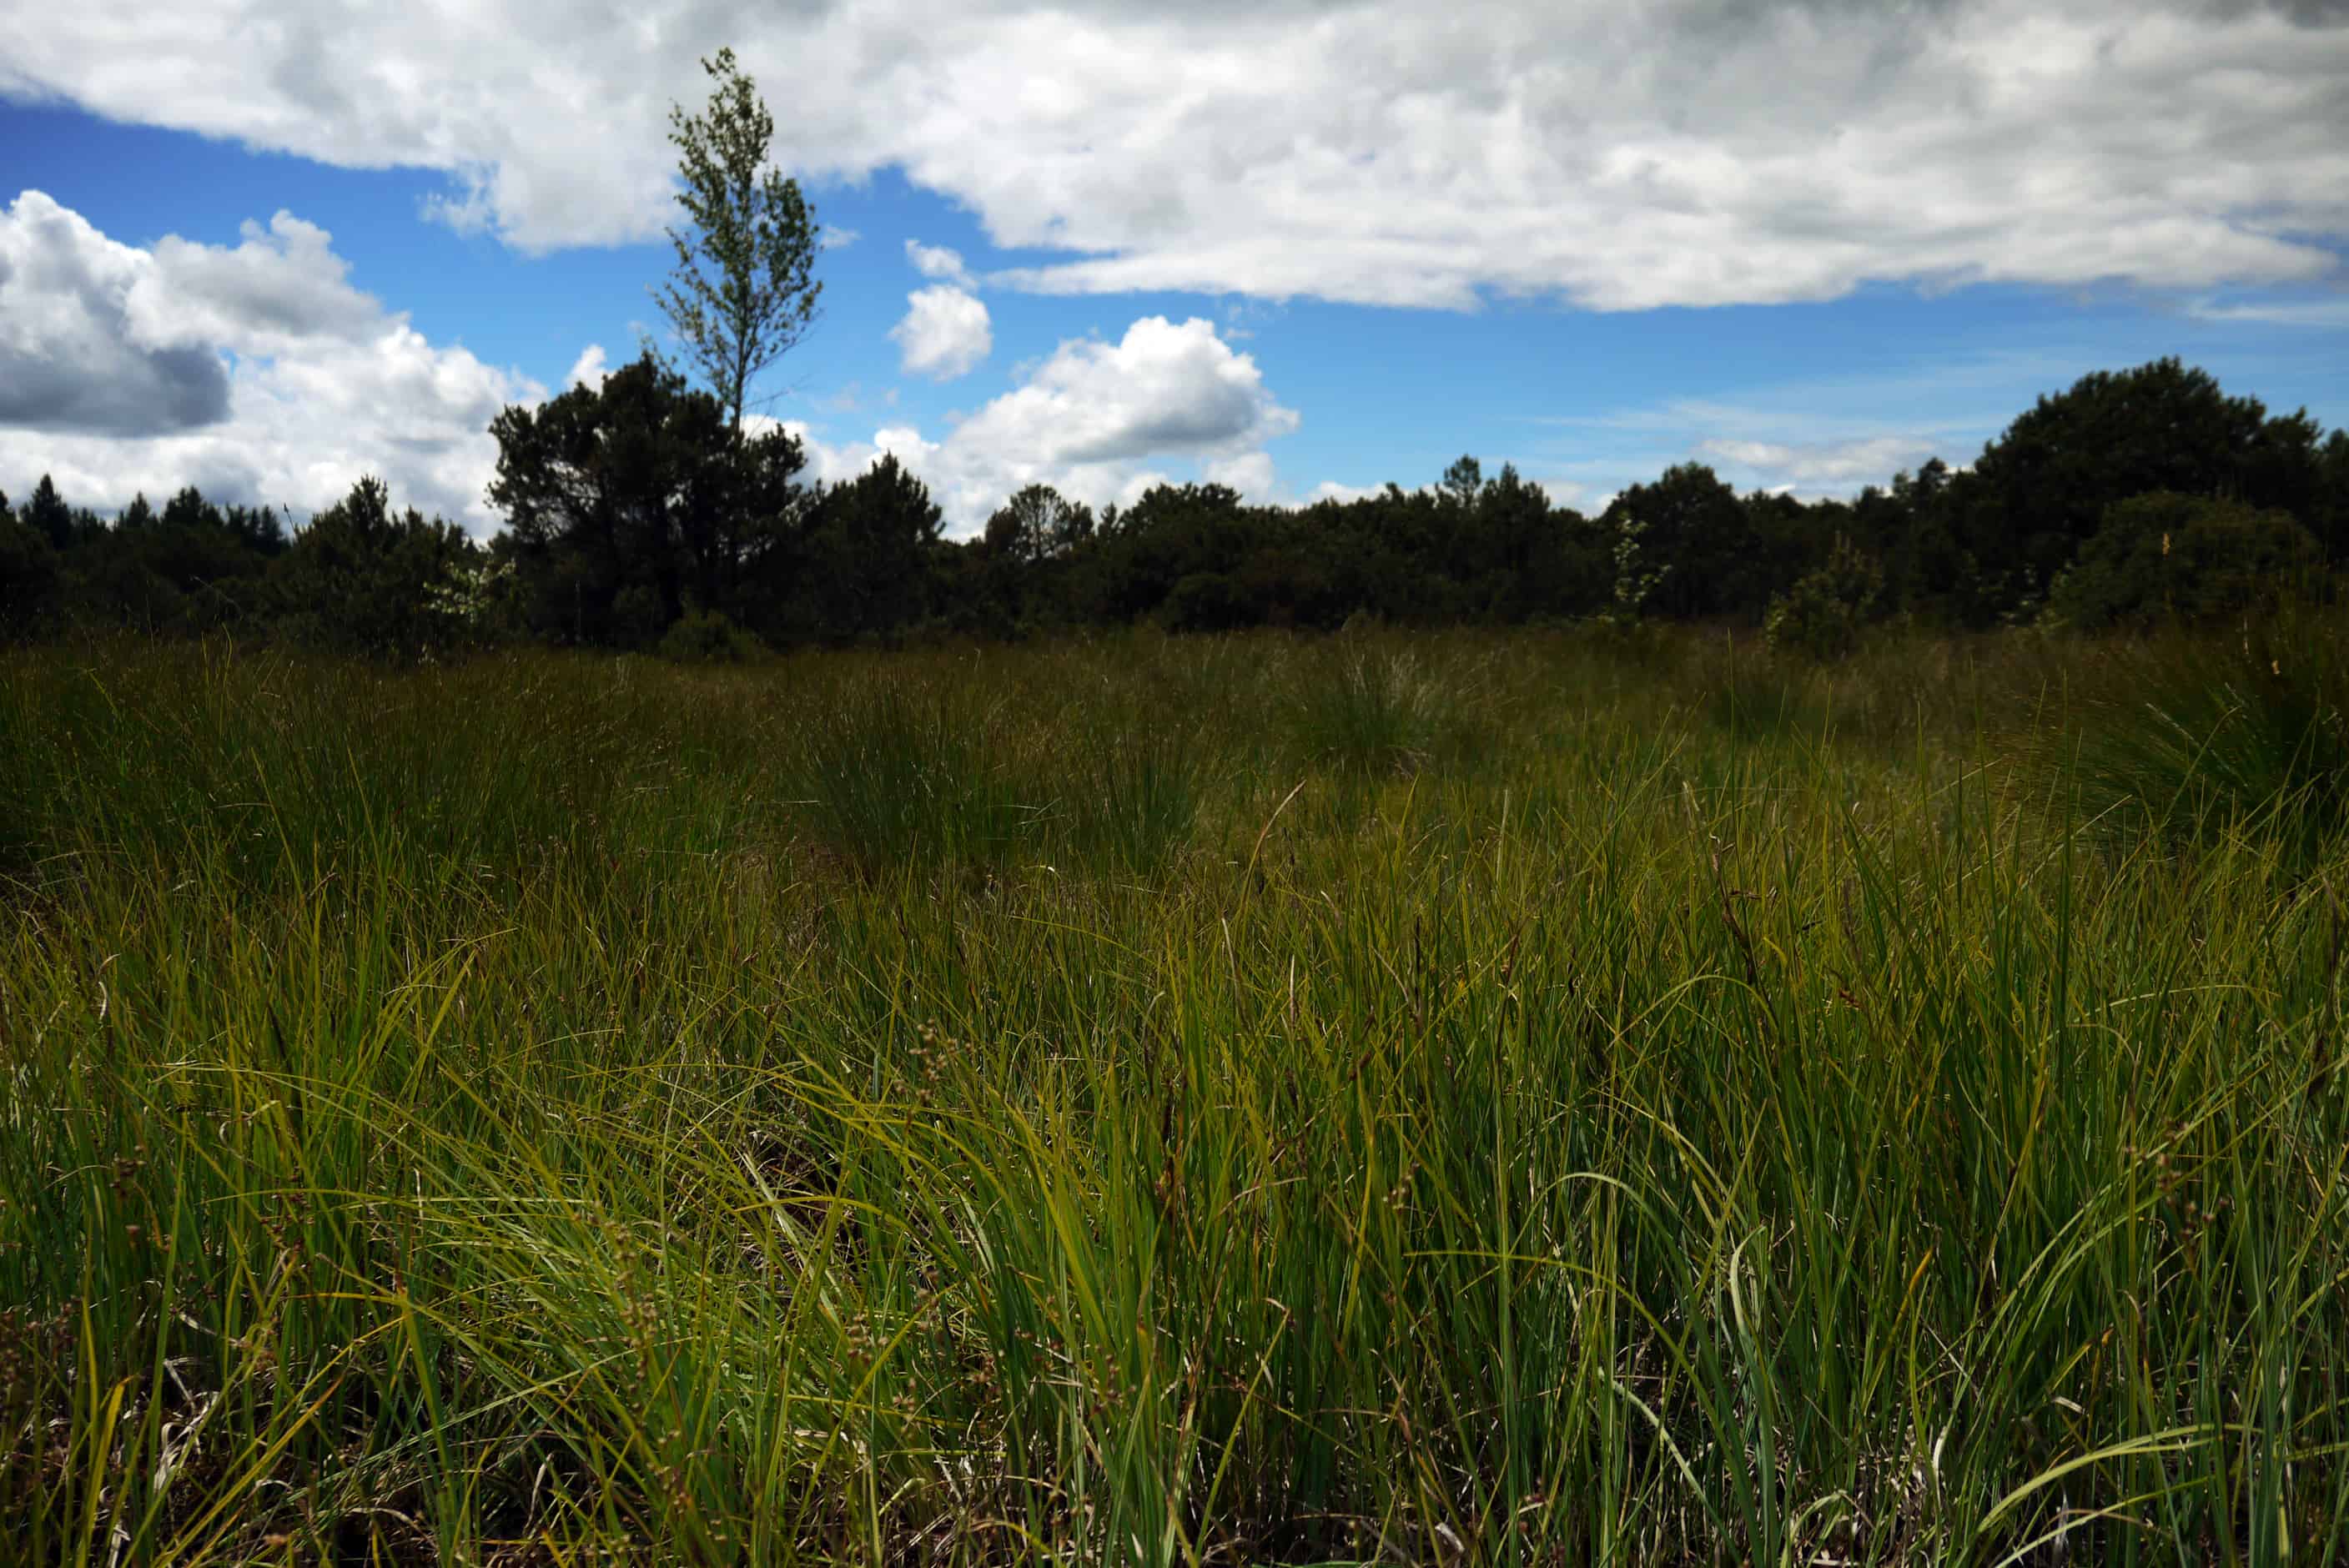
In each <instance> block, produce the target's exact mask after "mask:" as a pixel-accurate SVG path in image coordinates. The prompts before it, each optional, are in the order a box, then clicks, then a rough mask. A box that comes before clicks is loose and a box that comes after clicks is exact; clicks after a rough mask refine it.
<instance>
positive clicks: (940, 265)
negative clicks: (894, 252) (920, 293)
mask: <svg viewBox="0 0 2349 1568" xmlns="http://www.w3.org/2000/svg"><path fill="white" fill-rule="evenodd" d="M905 260H907V261H908V262H911V263H913V264H914V270H915V271H916V272H917V273H921V274H922V275H923V276H924V277H926V278H937V279H940V280H941V281H943V282H946V283H950V284H954V285H955V286H956V287H957V288H966V289H975V288H977V287H978V284H977V283H975V282H974V281H972V278H971V275H970V270H969V269H968V268H967V267H965V266H964V265H963V264H962V253H961V252H960V251H950V250H948V249H947V247H946V246H944V245H926V244H924V243H922V242H921V241H919V240H908V241H906V242H905Z"/></svg>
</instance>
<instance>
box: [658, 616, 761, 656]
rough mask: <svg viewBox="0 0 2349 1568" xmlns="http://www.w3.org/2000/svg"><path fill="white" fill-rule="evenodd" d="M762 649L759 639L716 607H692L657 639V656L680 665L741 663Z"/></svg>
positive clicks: (759, 652)
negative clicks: (707, 608) (692, 608)
mask: <svg viewBox="0 0 2349 1568" xmlns="http://www.w3.org/2000/svg"><path fill="white" fill-rule="evenodd" d="M765 652H766V646H765V645H764V644H762V643H761V642H760V641H759V639H758V638H757V637H755V636H753V635H751V634H750V633H749V632H746V631H744V630H743V629H742V628H741V627H740V626H738V625H736V624H734V623H733V622H732V621H730V620H728V619H727V618H726V617H725V616H724V615H723V614H719V612H718V611H716V610H693V611H689V612H688V613H687V614H686V615H685V617H684V618H683V619H681V620H679V621H678V623H677V624H676V625H674V626H671V627H670V628H669V629H668V631H667V634H666V635H664V636H663V637H662V638H661V640H660V656H661V657H663V658H665V659H667V660H669V661H670V662H672V663H674V664H680V665H742V664H748V663H750V661H751V660H752V659H755V658H757V657H758V656H759V655H761V654H763V653H765Z"/></svg>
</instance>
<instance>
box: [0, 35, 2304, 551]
mask: <svg viewBox="0 0 2349 1568" xmlns="http://www.w3.org/2000/svg"><path fill="white" fill-rule="evenodd" d="M719 46H731V47H732V48H733V49H734V51H735V52H736V54H737V56H738V57H739V58H740V62H741V65H742V67H743V69H744V70H745V71H746V72H747V73H748V74H749V75H750V77H752V78H753V79H754V80H755V81H756V83H757V84H758V87H759V88H760V90H761V95H762V97H763V98H764V99H765V101H766V103H767V104H768V106H769V108H771V111H772V112H773V114H774V117H775V120H776V138H775V146H774V156H775V160H776V161H777V163H778V164H779V165H780V166H781V168H782V170H784V172H786V173H788V174H790V175H791V176H792V178H794V179H796V180H798V181H800V183H801V186H802V191H804V193H805V194H806V196H807V198H808V200H809V202H810V204H811V205H812V208H813V209H814V211H815V215H816V218H817V220H818V222H820V223H821V224H822V225H823V242H824V244H823V253H822V254H821V255H820V257H819V258H818V260H817V263H816V273H817V276H818V277H820V278H821V279H822V280H823V299H822V306H821V315H820V317H819V319H818V321H817V323H816V325H815V326H814V327H813V329H812V331H811V332H810V333H809V334H808V335H807V337H806V338H805V340H804V341H802V343H801V344H800V345H799V346H797V347H796V348H794V349H793V350H792V352H791V353H790V354H789V355H788V356H785V357H784V359H783V360H782V361H781V362H780V363H779V364H778V365H777V366H775V367H774V369H773V370H771V371H770V372H769V373H768V374H767V376H766V377H763V378H762V379H761V381H760V382H758V383H757V384H755V385H754V387H753V388H752V401H753V404H754V406H755V407H757V408H758V409H759V410H760V411H761V418H772V419H775V420H779V421H781V422H782V423H783V424H784V425H786V426H787V427H788V428H791V429H792V430H793V431H794V432H795V433H796V434H798V435H799V436H800V437H801V438H802V440H803V441H804V442H805V444H806V446H807V449H808V453H809V466H810V469H811V471H812V473H813V475H815V476H816V477H819V478H823V479H825V480H839V479H843V478H846V477H849V476H852V475H854V473H856V472H858V471H860V470H861V469H863V468H864V466H866V465H867V464H869V463H870V462H871V461H873V460H874V458H875V457H876V456H877V455H878V454H879V453H880V452H882V451H891V452H895V454H897V456H898V458H899V459H900V460H901V461H903V462H905V464H906V465H907V466H908V467H910V468H911V469H914V470H915V471H916V473H918V474H920V475H921V476H922V478H923V479H924V480H926V481H927V482H928V484H929V485H930V487H931V490H932V491H933V493H934V495H936V498H937V500H939V502H940V504H941V505H942V507H943V508H944V509H945V512H946V519H947V529H948V531H949V532H951V533H955V534H957V535H961V534H968V533H970V532H973V531H977V530H978V529H979V528H980V527H982V526H983V524H984V521H985V519H986V517H987V515H988V512H990V511H992V510H993V509H994V508H995V507H997V506H998V505H999V504H1000V503H1001V501H1002V500H1003V499H1004V498H1005V497H1006V496H1008V495H1009V493H1010V492H1011V491H1012V490H1016V489H1018V488H1019V486H1021V485H1023V484H1026V483H1030V482H1034V481H1042V482H1046V483H1050V484H1053V485H1055V486H1057V487H1058V488H1060V489H1061V490H1062V491H1063V492H1064V493H1066V494H1069V495H1071V496H1073V497H1076V498H1077V499H1081V500H1086V501H1088V502H1091V503H1093V504H1095V505H1099V504H1102V503H1105V502H1108V501H1112V500H1119V501H1130V500H1132V499H1133V497H1134V496H1136V495H1138V494H1139V493H1140V492H1141V491H1142V490H1143V489H1145V488H1146V487H1147V486H1149V485H1150V484H1153V483H1155V482H1159V481H1161V480H1172V481H1175V482H1182V481H1185V480H1216V481H1220V482H1223V483H1226V484H1229V485H1231V486H1233V487H1234V488H1235V489H1237V490H1239V491H1240V492H1241V493H1242V494H1243V495H1244V496H1245V497H1247V499H1249V500H1255V501H1262V502H1268V503H1278V504H1300V503H1303V502H1308V501H1310V500H1314V499H1315V498H1317V497H1319V496H1324V495H1338V496H1344V495H1349V494H1352V493H1356V492H1358V491H1361V490H1374V489H1377V488H1379V487H1381V486H1383V485H1384V484H1386V483H1388V482H1390V481H1392V482H1396V483H1400V484H1402V485H1403V486H1404V487H1405V488H1407V489H1409V488H1416V487H1418V486H1421V485H1423V484H1428V483H1432V482H1433V481H1434V480H1435V479H1436V478H1437V477H1438V476H1439V475H1440V474H1441V473H1442V472H1443V470H1444V468H1445V467H1446V465H1448V464H1449V463H1450V462H1451V461H1452V460H1453V459H1455V458H1457V457H1459V456H1461V455H1463V454H1464V453H1465V454H1471V455H1474V456H1475V457H1477V458H1478V459H1481V460H1482V461H1483V462H1484V463H1485V467H1486V469H1487V470H1488V471H1491V470H1493V469H1497V468H1498V467H1499V466H1500V465H1501V464H1503V463H1513V464H1515V465H1516V468H1517V469H1518V470H1519V471H1520V472H1521V473H1523V474H1524V475H1526V477H1527V478H1529V479H1532V480H1536V481H1537V482H1539V483H1540V484H1542V485H1543V486H1544V487H1545V488H1547V490H1549V492H1550V493H1551V495H1552V497H1553V498H1554V499H1555V500H1558V501H1560V502H1563V503H1565V504H1569V505H1573V506H1577V507H1579V508H1582V509H1584V510H1585V511H1595V510H1597V509H1598V508H1599V507H1602V506H1603V505H1604V504H1605V502H1606V500H1608V498H1609V497H1610V496H1611V495H1613V494H1614V493H1616V492H1617V491H1619V490H1621V489H1622V488H1624V487H1625V486H1628V485H1630V484H1632V483H1636V482H1639V481H1640V480H1651V479H1653V478H1655V477H1656V476H1657V475H1658V474H1660V473H1661V471H1662V470H1663V469H1666V468H1667V467H1670V466H1671V465H1672V464H1674V463H1678V462H1684V461H1696V462H1703V463H1707V464H1710V465H1711V466H1712V467H1713V469H1715V471H1716V472H1718V473H1720V474H1721V475H1722V477H1723V479H1725V480H1729V481H1730V482H1731V483H1732V484H1733V485H1735V486H1737V487H1738V488H1739V489H1740V490H1756V489H1768V490H1791V491H1793V492H1794V493H1795V494H1798V495H1803V496H1806V497H1812V496H1823V495H1847V494H1851V493H1854V492H1856V491H1857V490H1858V489H1859V487H1861V486H1862V485H1864V484H1868V483H1878V484H1881V483H1885V482H1888V481H1889V480H1890V479H1891V477H1892V475H1893V474H1894V473H1895V472H1896V471H1898V470H1899V469H1914V468H1915V467H1917V466H1918V465H1919V464H1920V463H1921V462H1922V461H1924V460H1925V459H1928V458H1930V457H1933V456H1940V457H1941V458H1943V459H1945V460H1947V461H1950V462H1951V463H1952V464H1963V463H1965V462H1967V461H1969V460H1971V459H1972V458H1973V457H1974V456H1975V455H1977V454H1978V453H1979V452H1980V450H1981V449H1982V443H1983V442H1984V441H1985V440H1988V439H1990V438H1993V437H1995V436H1996V435H1997V434H1998V432H1999V431H2000V429H2001V428H2003V427H2004V425H2005V424H2006V423H2007V422H2008V421H2009V420H2011V419H2012V418H2013V417H2014V416H2015V415H2016V414H2018V413H2020V412H2022V411H2023V409H2024V408H2027V407H2029V406H2030V405H2031V403H2032V401H2033V399H2034V398H2035V397H2039V396H2040V395H2042V394H2044V393H2047V392H2052V391H2057V390H2061V389H2062V388H2063V387H2066V386H2068V385H2070V384H2071V383H2072V382H2073V381H2074V380H2075V379H2076V378H2077V377H2080V376H2082V375H2085V374H2087V373H2088V372H2091V371H2094V370H2099V369H2122V368H2126V367H2127V366H2133V365H2138V364H2143V363H2145V362H2147V361H2148V360H2151V359H2154V358H2158V357H2160V356H2165V355H2177V356H2180V357H2182V358H2184V359H2185V360H2187V361H2188V362H2189V363H2190V364H2194V365H2199V366H2202V367H2203V368H2205V369H2207V370H2209V371H2210V372H2211V373H2212V374H2213V375H2215V376H2217V377H2219V379H2220V383H2221V385H2222V386H2223V387H2226V389H2227V390H2228V391H2229V392H2230V393H2237V394H2243V393H2248V394H2251V395H2252V396H2256V397H2260V398H2261V399H2262V400H2263V401H2264V402H2266V403H2267V404H2268V406H2269V407H2270V408H2271V410H2273V411H2275V412H2278V413H2289V412H2291V411H2292V410H2294V409H2298V408H2302V407H2305V408H2306V409H2307V410H2308V411H2309V412H2310V413H2311V414H2312V415H2313V416H2314V417H2315V418H2317V420H2318V421H2319V422H2320V423H2321V424H2322V425H2323V426H2324V427H2325V428H2328V429H2329V428H2336V427H2341V426H2349V264H2345V263H2344V257H2349V0H2069V3H2066V4H2064V5H2050V4H2039V5H2021V4H2014V3H2012V0H1882V3H1879V0H1795V3H1789V4H1758V3H1752V0H1537V3H1518V4H1483V3H1479V0H1450V3H1447V4H1445V5H1441V6H1434V5H1425V4H1423V3H1421V0H1348V3H1342V4H1341V3H1332V0H1246V3H1242V0H1195V3H1191V4H1186V5H1183V6H1179V7H1168V6H1164V5H1157V4H1144V3H1143V0H1065V3H1063V4H1061V5H1054V6H1050V7H1043V6H1037V5H1027V4H1021V3H1018V0H988V3H982V4H970V5H944V4H940V3H939V0H917V3H905V0H852V3H847V4H836V3H833V0H790V3H788V4H778V3H776V0H628V3H627V4H626V5H620V4H617V3H616V0H409V3H406V4H400V5H391V4H382V3H377V0H174V3H173V4H171V5H160V4H133V3H129V0H84V3H82V4H79V5H38V4H35V3H33V0H0V492H5V493H6V494H8V495H9V496H11V497H12V498H15V499H16V500H21V499H22V498H23V497H24V495H25V494H26V492H27V491H29V490H30V489H31V488H32V485H33V483H34V482H35V480H36V479H37V477H38V476H39V475H40V474H42V473H45V472H46V473H49V474H52V475H54V476H55V478H56V480H57V484H58V485H59V487H60V488H61V490H63V491H64V493H65V494H66V496H67V500H70V501H73V502H75V503H77V504H87V505H91V506H95V507H98V509H100V510H101V511H112V510H115V509H118V508H119V507H120V506H122V505H124V504H126V503H127V502H128V501H129V500H130V498H131V496H132V495H133V494H134V493H136V492H140V491H143V492H145V493H146V494H148V495H149V496H150V498H160V497H161V496H163V495H166V494H168V493H170V492H171V490H176V489H178V488H179V487H180V486H181V485H183V484H188V483H194V484H196V485H198V486H200V487H201V488H202V490H204V491H205V492H206V493H207V494H208V495H211V496H213V497H214V498H215V499H218V500H242V501H265V502H269V503H274V504H278V505H283V506H285V507H287V508H289V509H290V510H291V511H293V513H294V514H295V518H296V520H297V521H299V520H302V519H305V518H306V517H307V516H308V515H309V514H310V513H311V512H314V511H317V510H319V509H322V508H324V507H325V506H326V505H328V504H331V503H332V502H333V501H334V500H336V499H337V498H338V497H339V496H340V495H342V494H343V493H344V492H345V491H346V490H348V488H349V486H350V484H351V483H352V481H353V480H356V479H357V478H358V477H359V476H360V475H361V474H363V473H374V474H378V475H379V476H381V477H383V478H384V479H385V480H387V481H388V483H389V484H390V486H391V487H392V490H393V494H394V498H395V500H397V501H398V502H399V503H400V504H404V505H409V504H412V505H415V506H417V507H419V509H421V510H423V511H428V512H437V513H439V514H440V515H443V516H447V517H449V518H450V519H452V520H455V521H461V522H462V523H464V524H465V525H466V526H467V527H468V528H469V529H471V530H472V531H474V532H475V533H477V534H480V535H482V536H487V535H488V534H490V533H491V532H492V531H494V530H495V529H496V527H497V526H498V518H497V516H496V514H495V512H494V511H492V509H491V507H490V506H489V503H488V501H487V500H486V496H485V493H484V492H485V490H486V487H487V485H488V483H489V480H490V478H491V476H492V472H493V470H494V466H495V462H496V445H495V442H494V441H493V440H492V438H490V436H489V433H488V430H489V425H490V421H491V420H492V418H494V417H495V415H496V414H497V413H498V411H499V410H500V409H501V408H502V407H506V406H508V405H510V404H516V403H531V402H535V401H538V400H541V399H543V398H545V397H550V396H553V395H555V394H558V393H560V392H562V391H563V390H564V389H565V388H566V387H570V386H573V385H574V384H578V383H581V382H583V381H584V382H589V383H592V382H593V381H594V380H595V378H596V377H599V376H600V375H601V374H603V373H604V372H605V370H607V369H608V368H610V367H612V366H616V365H618V364H622V363H626V361H628V360H630V359H632V358H634V357H635V356H636V355H637V354H638V353H639V352H640V350H641V349H642V347H643V346H645V345H647V343H650V344H655V345H659V346H666V347H669V348H672V349H673V348H674V340H673V339H670V338H668V337H667V325H666V323H665V322H664V321H663V320H662V318H661V315H660V313H659V310H658V308H657V304H655V301H654V298H653V295H652V293H651V291H652V288H653V287H654V285H656V284H658V283H659V282H661V281H662V280H663V279H664V278H665V277H666V275H667V272H668V270H669V266H670V264H671V261H672V254H671V252H670V250H669V247H668V245H667V241H666V240H665V238H664V237H663V236H664V230H665V228H666V227H667V226H668V225H671V224H673V223H676V222H678V221H679V214H678V209H677V206H676V201H675V187H674V183H673V181H674V156H675V150H674V149H673V148H672V147H670V145H669V144H668V142H667V116H668V110H669V108H670V106H671V105H672V104H676V103H682V104H684V105H685V106H687V107H688V108H699V107H701V105H702V104H703V102H704V101H705V100H706V98H707V95H708V88H709V83H708V78H707V77H705V76H704V74H703V71H702V68H701V65H700V61H701V60H702V59H703V58H704V57H709V56H710V55H714V54H715V52H716V51H717V50H718V48H719Z"/></svg>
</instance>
